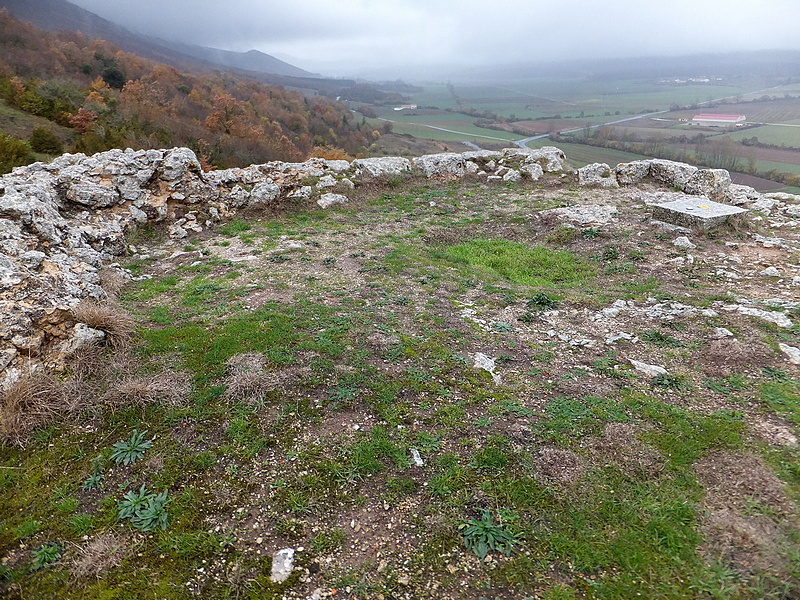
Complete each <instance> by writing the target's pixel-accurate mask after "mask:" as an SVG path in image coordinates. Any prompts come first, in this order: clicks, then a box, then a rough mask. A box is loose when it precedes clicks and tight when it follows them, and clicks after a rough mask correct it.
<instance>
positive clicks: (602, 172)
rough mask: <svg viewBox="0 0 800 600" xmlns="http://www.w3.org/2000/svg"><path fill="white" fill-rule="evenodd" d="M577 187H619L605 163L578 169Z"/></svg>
mask: <svg viewBox="0 0 800 600" xmlns="http://www.w3.org/2000/svg"><path fill="white" fill-rule="evenodd" d="M578 185H583V186H589V187H601V188H615V187H619V183H617V178H616V176H615V174H614V172H613V171H612V170H611V167H609V166H608V165H607V164H605V163H594V164H591V165H586V166H585V167H581V168H580V169H578Z"/></svg>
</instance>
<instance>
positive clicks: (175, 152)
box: [161, 148, 202, 181]
mask: <svg viewBox="0 0 800 600" xmlns="http://www.w3.org/2000/svg"><path fill="white" fill-rule="evenodd" d="M161 168H162V171H161V179H163V180H164V181H176V180H178V179H181V178H182V177H183V176H184V175H186V174H187V173H188V172H195V173H199V172H200V171H201V170H202V169H201V168H200V161H198V160H197V156H196V155H195V153H194V152H192V151H191V150H189V148H173V149H172V150H170V151H169V152H167V154H166V155H165V156H164V162H163V164H162V165H161Z"/></svg>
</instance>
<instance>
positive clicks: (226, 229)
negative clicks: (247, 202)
mask: <svg viewBox="0 0 800 600" xmlns="http://www.w3.org/2000/svg"><path fill="white" fill-rule="evenodd" d="M252 228H253V225H252V224H250V223H247V222H246V221H241V220H239V219H234V220H233V221H229V222H228V223H226V224H225V225H223V226H222V227H220V228H219V232H220V233H221V234H223V235H229V236H233V235H238V234H240V233H242V232H244V231H250V230H251V229H252Z"/></svg>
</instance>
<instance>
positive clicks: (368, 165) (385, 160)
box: [353, 156, 411, 180]
mask: <svg viewBox="0 0 800 600" xmlns="http://www.w3.org/2000/svg"><path fill="white" fill-rule="evenodd" d="M353 167H354V168H355V170H356V176H357V177H359V178H360V179H362V180H370V179H386V178H388V177H391V176H393V175H403V174H405V173H410V172H411V161H409V160H408V159H407V158H401V157H399V156H385V157H377V158H359V159H357V160H354V161H353Z"/></svg>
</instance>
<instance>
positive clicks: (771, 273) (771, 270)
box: [759, 267, 781, 277]
mask: <svg viewBox="0 0 800 600" xmlns="http://www.w3.org/2000/svg"><path fill="white" fill-rule="evenodd" d="M759 275H763V276H764V277H780V276H781V272H780V271H779V270H778V269H776V268H775V267H767V268H766V269H764V270H763V271H761V273H759Z"/></svg>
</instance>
